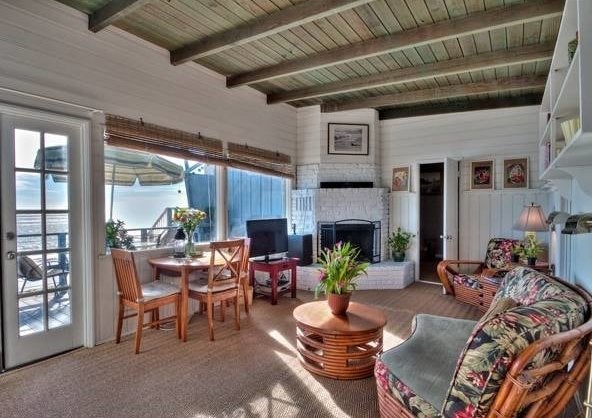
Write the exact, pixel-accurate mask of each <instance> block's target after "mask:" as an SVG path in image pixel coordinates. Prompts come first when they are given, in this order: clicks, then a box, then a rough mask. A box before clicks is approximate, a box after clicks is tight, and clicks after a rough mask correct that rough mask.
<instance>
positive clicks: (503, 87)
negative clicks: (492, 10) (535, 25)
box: [321, 76, 547, 112]
mask: <svg viewBox="0 0 592 418" xmlns="http://www.w3.org/2000/svg"><path fill="white" fill-rule="evenodd" d="M546 82H547V76H535V77H512V78H507V79H500V80H488V81H481V82H477V83H468V84H453V85H450V86H443V87H436V88H433V89H424V90H414V91H407V92H404V93H395V94H385V95H381V96H373V97H367V98H363V99H353V100H347V101H339V102H327V103H323V104H322V105H321V111H322V112H340V111H343V110H353V109H365V108H377V107H387V106H402V105H407V104H411V103H421V102H427V101H430V100H440V99H450V98H454V97H462V96H473V95H476V94H488V93H497V92H502V91H511V90H523V89H535V88H544V87H545V84H546Z"/></svg>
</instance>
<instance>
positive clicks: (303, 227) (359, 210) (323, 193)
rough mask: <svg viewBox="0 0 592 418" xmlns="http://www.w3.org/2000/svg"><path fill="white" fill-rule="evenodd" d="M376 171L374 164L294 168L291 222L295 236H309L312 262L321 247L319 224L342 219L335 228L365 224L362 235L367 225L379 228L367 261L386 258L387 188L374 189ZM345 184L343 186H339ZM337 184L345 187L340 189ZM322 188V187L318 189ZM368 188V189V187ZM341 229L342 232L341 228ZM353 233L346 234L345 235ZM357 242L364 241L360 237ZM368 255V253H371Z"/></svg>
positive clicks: (376, 177) (377, 177) (316, 165)
mask: <svg viewBox="0 0 592 418" xmlns="http://www.w3.org/2000/svg"><path fill="white" fill-rule="evenodd" d="M379 178H380V170H379V169H378V167H377V166H376V165H374V164H337V163H330V164H307V165H303V166H298V167H297V183H296V184H297V189H296V190H293V191H292V211H291V222H292V223H293V224H295V225H296V232H297V233H298V234H312V235H313V241H314V242H313V252H314V254H313V259H315V260H316V257H317V247H319V248H322V247H321V245H322V244H323V243H321V236H320V235H321V234H319V232H320V230H319V225H328V224H334V223H335V222H338V225H339V224H340V221H344V220H352V219H357V220H361V221H359V222H350V221H348V222H343V223H341V225H343V226H341V227H340V228H339V229H341V231H340V232H342V233H345V232H343V231H345V229H348V228H349V229H352V228H351V227H348V226H347V225H348V224H351V223H358V224H365V226H364V227H361V226H359V227H357V228H360V230H359V231H360V232H361V233H362V234H366V233H367V232H368V230H369V229H368V228H369V227H368V225H373V226H372V227H373V228H375V226H376V225H380V228H379V231H378V232H377V235H376V237H374V236H372V239H373V240H376V244H374V243H373V248H374V249H376V250H377V251H378V252H377V253H372V251H373V250H369V251H368V252H367V254H366V255H367V258H368V261H373V262H378V261H380V260H386V259H387V251H386V237H387V235H388V196H389V194H388V189H387V188H381V187H376V185H378V184H380V183H379ZM343 183H347V184H343ZM341 185H344V186H349V187H343V188H342V187H340V186H341ZM321 186H323V187H321ZM369 186H370V187H369ZM343 228H345V229H343ZM352 232H353V233H354V234H355V231H349V232H348V234H350V233H352ZM360 239H361V240H363V239H367V238H360ZM371 253H372V254H371Z"/></svg>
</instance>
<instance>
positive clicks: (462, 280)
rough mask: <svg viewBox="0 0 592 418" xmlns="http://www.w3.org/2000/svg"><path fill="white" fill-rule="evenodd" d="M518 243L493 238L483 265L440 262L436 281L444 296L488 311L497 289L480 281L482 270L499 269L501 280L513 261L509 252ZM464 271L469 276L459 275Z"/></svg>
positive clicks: (477, 262) (450, 261) (465, 262)
mask: <svg viewBox="0 0 592 418" xmlns="http://www.w3.org/2000/svg"><path fill="white" fill-rule="evenodd" d="M517 242H518V241H517V240H513V239H509V238H492V239H490V240H489V243H488V244H487V251H486V253H485V261H472V260H443V261H441V262H440V263H438V267H437V271H438V277H439V278H440V281H441V282H442V284H443V285H444V292H445V293H446V294H450V295H454V296H455V297H456V298H457V299H458V300H460V301H461V302H465V303H469V304H471V305H475V306H477V307H479V308H480V309H482V310H487V308H489V305H490V303H491V300H492V299H493V296H494V295H495V291H496V290H497V286H494V285H490V284H489V283H488V282H487V280H483V279H482V278H481V273H482V271H483V270H484V269H485V268H487V269H498V270H500V273H501V274H500V279H501V278H502V277H503V275H504V274H505V273H506V272H507V265H508V263H509V262H510V261H511V258H512V248H513V247H514V246H515V245H516V243H517ZM467 267H468V268H470V270H471V271H470V272H469V273H468V274H465V273H462V272H461V271H460V269H461V268H467ZM504 269H506V270H504Z"/></svg>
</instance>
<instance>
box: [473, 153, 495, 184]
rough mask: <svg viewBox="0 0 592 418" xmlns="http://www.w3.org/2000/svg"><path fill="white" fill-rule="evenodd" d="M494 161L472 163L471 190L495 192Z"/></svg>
mask: <svg viewBox="0 0 592 418" xmlns="http://www.w3.org/2000/svg"><path fill="white" fill-rule="evenodd" d="M493 182H494V175H493V160H487V161H473V162H471V190H486V189H489V190H493V188H494V187H493Z"/></svg>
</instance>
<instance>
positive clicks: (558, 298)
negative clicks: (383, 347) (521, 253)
mask: <svg viewBox="0 0 592 418" xmlns="http://www.w3.org/2000/svg"><path fill="white" fill-rule="evenodd" d="M590 300H591V299H590V296H589V295H588V294H587V293H586V292H584V291H581V290H580V289H576V288H574V287H572V286H570V285H567V284H566V283H563V282H561V281H558V280H555V279H553V278H550V277H548V276H546V275H544V274H541V273H538V272H536V271H534V270H531V269H528V268H525V267H519V268H516V269H514V270H512V271H510V272H509V273H508V274H507V275H506V276H505V277H504V279H503V282H502V285H501V287H500V290H499V291H498V293H497V294H496V296H495V298H494V300H493V303H492V305H491V308H490V309H489V311H488V312H486V314H485V315H484V316H483V317H482V318H481V319H480V320H479V321H470V320H462V319H454V318H445V317H438V316H433V315H417V316H416V318H415V319H414V330H413V333H412V335H411V336H410V337H409V338H408V339H407V340H406V341H404V342H403V343H401V344H400V345H398V346H397V347H394V348H392V349H390V350H388V351H385V352H384V353H382V354H381V355H380V356H379V358H378V359H377V362H376V367H375V376H376V382H377V388H378V394H379V405H380V411H381V416H383V417H426V418H427V417H454V418H477V417H494V416H495V417H498V416H508V417H510V416H519V415H514V414H516V413H518V412H519V411H521V410H524V411H525V410H526V409H527V408H530V409H532V408H538V409H536V411H539V412H540V413H535V415H532V416H545V417H547V416H549V417H552V416H555V415H554V411H555V412H558V411H559V410H560V409H561V408H563V407H564V406H565V404H566V403H567V401H568V400H569V398H570V397H571V396H572V395H573V392H575V390H576V387H577V384H576V385H575V387H573V386H574V385H571V386H570V385H568V383H567V381H568V380H569V381H571V382H574V381H575V382H576V383H577V381H578V380H580V381H581V380H582V379H583V377H584V375H585V374H586V372H587V368H588V364H589V357H588V350H589V348H588V344H587V343H588V341H589V336H590V333H591V332H592V321H590V320H589V318H590ZM576 328H577V330H578V331H577V332H568V331H570V330H574V329H576ZM555 339H557V340H561V341H558V342H561V343H564V344H563V345H557V344H554V343H555ZM547 343H548V344H547ZM568 346H570V347H571V349H570V350H571V351H569V350H567V348H566V347H568ZM527 347H529V349H528V350H526V348H527ZM572 349H573V350H572ZM572 360H573V362H572V363H570V364H573V367H572V368H571V369H570V370H569V371H568V370H567V364H568V363H569V361H572ZM554 361H555V362H556V363H553V364H554V365H557V367H555V368H550V367H546V368H545V369H543V370H544V371H545V373H542V374H536V373H535V370H534V369H538V368H539V367H541V366H542V365H548V364H550V363H552V362H554ZM529 373H535V374H533V375H530V374H529ZM560 373H564V375H565V377H563V376H564V375H562V374H560ZM524 376H527V378H525V377H524ZM568 377H569V379H568ZM553 379H555V380H553ZM525 381H527V382H528V384H524V382H525ZM551 381H553V382H554V383H553V384H557V387H556V388H557V389H556V390H555V391H552V392H549V393H548V392H545V394H544V395H541V397H540V398H541V400H540V402H536V403H533V404H531V405H526V402H527V401H525V399H526V395H527V394H528V393H532V392H536V391H537V390H539V389H540V388H541V387H543V386H544V385H545V384H549V382H551ZM502 386H503V389H501V388H502ZM500 389H501V390H500ZM558 393H561V397H560V399H559V395H558ZM498 394H499V395H498ZM522 395H524V396H522ZM513 397H517V398H516V399H518V400H516V399H514V398H513ZM509 398H511V399H510V400H509ZM534 398H536V396H533V397H531V398H528V399H534ZM532 412H533V411H531V413H532Z"/></svg>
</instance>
